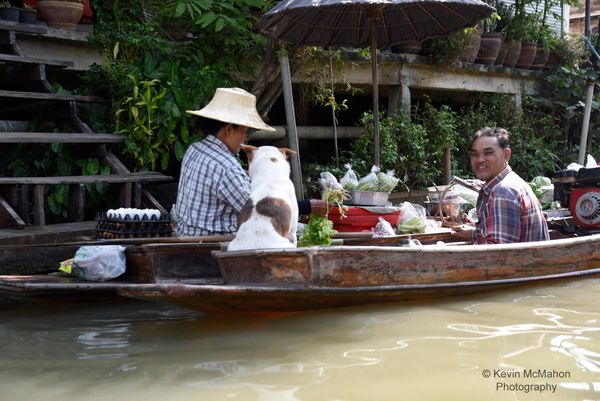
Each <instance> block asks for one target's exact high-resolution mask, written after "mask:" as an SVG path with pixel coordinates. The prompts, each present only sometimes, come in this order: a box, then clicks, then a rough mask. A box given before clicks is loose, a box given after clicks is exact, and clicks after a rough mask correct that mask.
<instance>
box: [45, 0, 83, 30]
mask: <svg viewBox="0 0 600 401" xmlns="http://www.w3.org/2000/svg"><path fill="white" fill-rule="evenodd" d="M37 7H38V10H39V12H40V14H41V16H42V18H43V19H44V20H45V21H46V22H47V23H48V26H51V27H56V28H63V29H68V30H70V31H74V30H75V28H76V27H77V23H78V22H79V20H80V19H81V15H82V14H83V0H38V2H37Z"/></svg>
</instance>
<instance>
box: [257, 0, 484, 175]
mask: <svg viewBox="0 0 600 401" xmlns="http://www.w3.org/2000/svg"><path fill="white" fill-rule="evenodd" d="M493 11H494V9H493V8H492V7H491V6H489V5H487V4H486V3H484V2H482V1H480V0H284V1H281V2H280V3H278V4H277V5H276V6H275V7H273V8H272V9H271V10H269V11H268V12H266V13H265V14H264V15H263V16H262V18H261V19H260V20H259V21H258V23H257V28H258V30H259V31H260V32H262V33H264V34H265V35H267V36H270V37H272V38H273V39H276V40H282V41H286V42H290V43H291V44H293V45H296V46H320V47H325V48H331V47H351V48H363V47H370V48H371V55H372V60H371V65H372V69H373V135H374V142H375V164H377V165H379V110H378V109H379V100H378V99H379V91H378V88H377V86H378V82H377V58H376V54H377V48H384V47H388V46H393V45H396V44H398V43H401V42H405V41H409V40H419V41H420V40H424V39H426V38H431V37H437V36H446V35H449V34H451V33H453V32H456V31H458V30H460V29H464V28H467V27H472V26H474V25H475V24H476V23H477V22H478V21H480V20H481V19H483V18H487V17H489V16H490V15H491V14H492V12H493Z"/></svg>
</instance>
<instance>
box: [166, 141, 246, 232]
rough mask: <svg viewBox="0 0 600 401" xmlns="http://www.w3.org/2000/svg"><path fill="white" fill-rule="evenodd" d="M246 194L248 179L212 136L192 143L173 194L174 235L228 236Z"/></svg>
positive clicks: (227, 150) (219, 142) (235, 224)
mask: <svg viewBox="0 0 600 401" xmlns="http://www.w3.org/2000/svg"><path fill="white" fill-rule="evenodd" d="M249 194H250V177H248V175H247V174H246V172H245V171H244V169H242V166H241V165H240V163H239V162H238V161H237V159H236V157H235V155H234V154H233V153H231V151H229V149H228V148H227V146H225V144H224V143H223V142H221V141H220V140H219V139H217V138H216V137H215V136H213V135H209V136H208V137H206V139H204V140H202V141H200V142H196V143H194V144H192V145H191V146H190V147H189V149H188V150H187V152H186V153H185V156H184V157H183V162H182V164H181V177H180V178H179V188H178V191H177V204H176V206H175V213H176V215H177V235H178V236H198V235H213V234H232V233H235V232H236V230H237V216H238V214H239V213H240V211H241V210H242V207H243V206H244V204H245V203H246V200H247V199H248V196H249Z"/></svg>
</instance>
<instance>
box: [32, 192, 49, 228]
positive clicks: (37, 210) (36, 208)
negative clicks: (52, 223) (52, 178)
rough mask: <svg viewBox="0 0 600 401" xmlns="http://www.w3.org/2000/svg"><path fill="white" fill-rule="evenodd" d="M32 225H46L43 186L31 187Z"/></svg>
mask: <svg viewBox="0 0 600 401" xmlns="http://www.w3.org/2000/svg"><path fill="white" fill-rule="evenodd" d="M33 224H34V225H36V226H43V225H45V224H46V212H45V211H44V185H34V186H33Z"/></svg>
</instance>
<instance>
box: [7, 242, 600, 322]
mask: <svg viewBox="0 0 600 401" xmlns="http://www.w3.org/2000/svg"><path fill="white" fill-rule="evenodd" d="M414 237H416V238H419V236H414ZM439 237H440V236H435V235H434V236H429V237H428V236H422V237H420V241H421V242H422V243H423V245H416V246H412V247H410V246H408V247H407V246H398V245H401V244H402V243H404V242H406V241H407V237H406V236H396V237H390V238H382V239H366V238H346V239H342V242H341V243H342V245H334V246H329V247H311V248H297V249H281V250H256V251H238V252H224V251H221V250H219V249H220V248H222V245H220V243H219V242H206V241H205V242H202V243H148V244H138V245H130V246H128V248H127V257H128V262H127V263H128V266H127V269H128V271H127V273H126V274H125V275H124V276H123V277H122V278H119V279H118V280H113V281H110V282H105V283H95V282H84V281H82V280H77V279H74V278H70V277H69V278H67V277H62V276H57V275H54V276H50V277H48V276H46V277H45V278H41V277H39V276H0V292H4V293H10V294H19V295H29V296H52V297H56V296H58V295H60V294H62V295H69V296H79V295H83V294H85V295H92V294H97V295H106V294H107V293H111V294H113V295H114V294H118V295H119V296H125V297H133V298H141V299H149V300H156V301H166V302H174V303H177V304H181V305H185V306H188V307H191V308H195V309H198V310H203V311H229V312H243V313H261V312H294V311H305V310H315V309H324V308H339V307H348V306H357V305H369V304H382V303H395V302H407V301H420V300H426V299H435V298H440V297H447V296H455V295H467V294H472V293H475V292H481V291H490V290H497V289H503V288H509V287H514V286H523V285H533V284H540V283H547V282H552V281H557V280H565V279H573V278H576V277H592V276H596V275H598V276H600V234H595V235H590V236H583V237H576V238H563V239H557V240H551V241H546V242H535V243H517V244H502V245H464V244H446V245H438V244H436V243H435V242H436V241H437V239H439ZM446 237H448V236H447V235H446ZM365 244H368V245H365Z"/></svg>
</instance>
